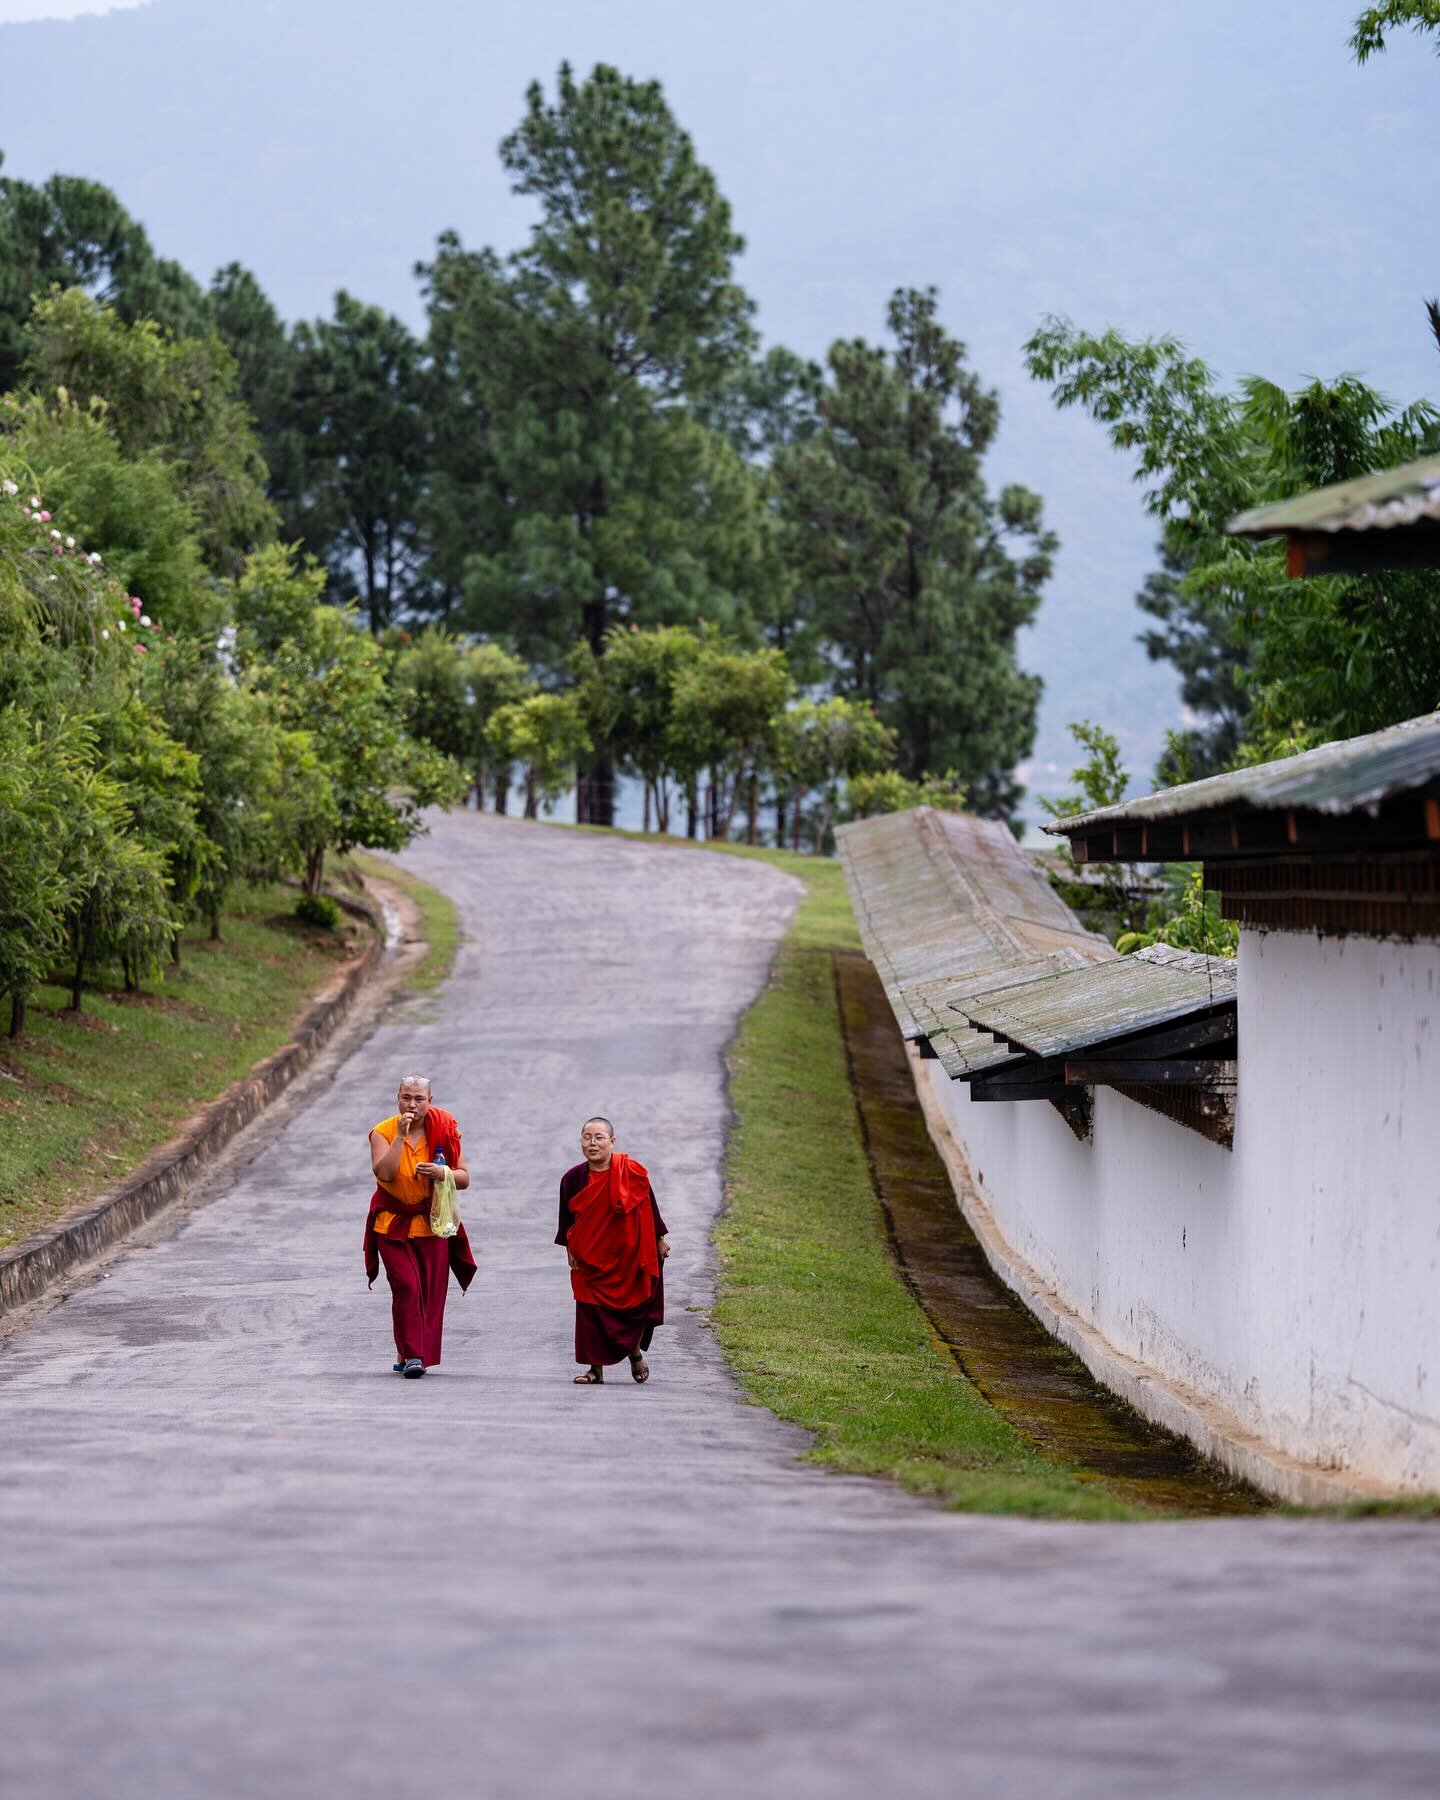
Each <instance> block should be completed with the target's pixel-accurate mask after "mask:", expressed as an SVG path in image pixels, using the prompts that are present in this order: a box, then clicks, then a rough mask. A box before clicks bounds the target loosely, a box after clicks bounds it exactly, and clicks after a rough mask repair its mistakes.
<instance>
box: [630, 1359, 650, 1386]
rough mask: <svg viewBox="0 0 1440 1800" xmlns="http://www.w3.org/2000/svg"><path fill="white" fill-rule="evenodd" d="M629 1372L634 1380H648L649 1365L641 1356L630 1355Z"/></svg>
mask: <svg viewBox="0 0 1440 1800" xmlns="http://www.w3.org/2000/svg"><path fill="white" fill-rule="evenodd" d="M630 1373H631V1375H632V1376H633V1377H634V1379H635V1380H636V1381H648V1380H649V1379H650V1365H649V1363H647V1362H646V1360H645V1358H644V1357H643V1356H632V1357H631V1358H630Z"/></svg>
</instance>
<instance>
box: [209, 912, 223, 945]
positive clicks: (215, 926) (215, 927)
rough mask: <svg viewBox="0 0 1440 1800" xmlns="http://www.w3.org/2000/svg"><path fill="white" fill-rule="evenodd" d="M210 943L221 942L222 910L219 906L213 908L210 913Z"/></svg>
mask: <svg viewBox="0 0 1440 1800" xmlns="http://www.w3.org/2000/svg"><path fill="white" fill-rule="evenodd" d="M210 942H211V943H212V944H218V943H220V942H221V938H220V908H219V907H218V906H216V907H212V908H211V911H210Z"/></svg>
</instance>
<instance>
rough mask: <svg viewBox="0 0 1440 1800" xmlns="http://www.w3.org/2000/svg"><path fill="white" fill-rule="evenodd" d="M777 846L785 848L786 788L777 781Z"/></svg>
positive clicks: (780, 848) (778, 848) (779, 848)
mask: <svg viewBox="0 0 1440 1800" xmlns="http://www.w3.org/2000/svg"><path fill="white" fill-rule="evenodd" d="M775 848H776V849H777V850H783V849H784V848H785V790H784V788H782V787H781V786H780V783H779V782H778V781H777V782H776V783H775Z"/></svg>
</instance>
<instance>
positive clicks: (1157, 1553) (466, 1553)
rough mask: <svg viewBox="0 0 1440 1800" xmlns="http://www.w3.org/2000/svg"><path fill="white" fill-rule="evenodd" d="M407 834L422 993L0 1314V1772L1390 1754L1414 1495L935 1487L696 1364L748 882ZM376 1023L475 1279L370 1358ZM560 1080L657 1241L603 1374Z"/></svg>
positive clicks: (17, 1780)
mask: <svg viewBox="0 0 1440 1800" xmlns="http://www.w3.org/2000/svg"><path fill="white" fill-rule="evenodd" d="M409 860H410V862H411V863H412V864H413V865H414V866H415V867H416V868H417V869H419V870H420V871H421V872H422V873H424V874H425V875H427V876H428V877H429V878H430V879H432V880H433V881H435V882H437V883H439V884H440V885H442V886H444V887H445V888H447V889H448V890H449V891H450V892H451V893H453V894H454V895H455V897H456V899H457V900H458V901H459V902H460V904H461V906H462V908H463V910H464V916H465V923H466V927H467V930H468V932H469V934H470V937H469V941H468V943H467V944H466V946H465V947H464V949H463V951H462V953H461V957H460V961H459V964H458V967H457V970H456V973H455V976H454V978H453V980H452V981H451V983H450V986H449V988H448V989H447V990H446V992H445V995H444V997H443V1001H442V1002H441V1003H439V1004H438V1005H432V1006H431V1007H430V1008H429V1014H430V1016H424V1009H421V1010H420V1011H419V1012H417V1011H415V1010H414V1009H412V1011H411V1012H410V1013H409V1014H408V1015H402V1016H400V1017H392V1019H391V1020H390V1022H388V1023H387V1024H386V1025H384V1026H382V1028H381V1029H380V1030H379V1031H378V1032H377V1033H376V1034H375V1035H374V1037H372V1038H371V1040H370V1041H369V1043H368V1044H366V1045H365V1047H364V1048H363V1049H362V1050H360V1051H359V1052H358V1053H357V1054H356V1055H354V1056H353V1057H352V1058H351V1060H350V1061H349V1062H348V1063H347V1064H346V1065H345V1066H344V1068H343V1070H342V1071H341V1074H340V1077H339V1079H338V1080H336V1082H335V1083H334V1085H333V1086H331V1087H329V1088H328V1089H325V1090H324V1091H321V1092H320V1093H319V1094H318V1095H317V1096H316V1097H314V1098H313V1099H311V1100H310V1101H309V1102H308V1104H306V1105H305V1106H304V1107H303V1110H299V1111H297V1113H296V1116H295V1117H294V1118H293V1119H292V1121H291V1122H290V1123H289V1124H288V1125H285V1126H283V1127H278V1126H276V1125H273V1124H272V1125H270V1126H262V1127H261V1134H262V1140H263V1141H262V1145H261V1149H260V1153H259V1154H258V1156H257V1157H256V1159H255V1160H254V1161H253V1162H252V1163H251V1164H250V1166H249V1167H248V1169H245V1170H244V1171H242V1172H241V1173H240V1174H239V1175H238V1177H237V1178H236V1179H235V1181H234V1184H233V1186H232V1188H231V1190H230V1191H229V1192H227V1193H225V1194H223V1195H221V1196H219V1197H217V1198H216V1200H215V1202H214V1203H213V1204H210V1205H207V1206H205V1207H203V1208H201V1209H200V1210H197V1211H195V1212H193V1213H192V1214H191V1215H190V1216H189V1217H188V1218H187V1219H185V1220H184V1222H183V1223H182V1224H181V1225H180V1227H179V1229H178V1230H174V1231H171V1232H170V1233H169V1234H168V1235H165V1234H162V1235H159V1236H157V1238H156V1239H155V1241H154V1242H153V1243H152V1244H151V1245H150V1247H148V1248H142V1249H137V1250H135V1251H133V1252H131V1253H130V1254H128V1255H126V1256H124V1257H122V1258H121V1259H119V1260H118V1261H116V1262H114V1263H113V1264H112V1265H111V1266H110V1269H109V1272H108V1275H107V1276H106V1278H105V1279H103V1280H99V1281H96V1282H94V1283H93V1284H91V1285H89V1286H87V1287H85V1288H84V1289H82V1290H81V1291H79V1292H77V1293H75V1294H74V1295H73V1296H72V1297H71V1298H70V1299H68V1300H67V1301H66V1302H65V1303H64V1304H63V1305H61V1306H59V1307H57V1308H55V1309H54V1310H53V1311H51V1312H50V1313H49V1314H48V1315H47V1316H45V1317H43V1318H42V1319H40V1320H39V1321H38V1322H37V1323H36V1324H35V1325H34V1326H33V1327H32V1328H31V1329H29V1330H27V1331H26V1332H24V1333H23V1334H21V1335H20V1336H19V1337H17V1338H15V1339H13V1340H12V1341H11V1342H10V1343H9V1344H8V1346H7V1347H6V1348H5V1351H4V1353H3V1354H0V1793H3V1794H4V1795H5V1796H6V1800H42V1797H43V1800H80V1797H82V1796H83V1797H84V1800H92V1797H93V1800H231V1797H232V1796H233V1797H236V1800H239V1797H241V1796H245V1797H247V1800H248V1797H250V1796H258V1797H260V1800H292V1797H294V1800H300V1797H304V1800H329V1797H330V1796H344V1797H346V1800H351V1797H354V1800H369V1797H371V1796H375V1797H376V1800H381V1797H383V1800H420V1797H422V1796H423V1797H424V1800H450V1797H451V1796H455V1797H457V1800H458V1797H460V1796H464V1797H465V1800H477V1797H478V1800H571V1797H572V1796H573V1797H576V1800H579V1797H580V1796H584V1797H585V1800H619V1797H621V1796H631V1795H634V1796H642V1795H643V1796H651V1795H663V1794H676V1795H683V1796H687V1797H693V1800H710V1797H711V1796H714V1797H716V1800H719V1797H720V1796H724V1797H725V1800H733V1797H734V1796H736V1795H741V1796H747V1795H748V1796H752V1797H753V1800H793V1797H799V1796H812V1795H813V1796H826V1797H827V1800H850V1797H851V1796H855V1797H857V1800H858V1797H861V1796H863V1797H864V1800H875V1797H876V1796H877V1795H881V1796H884V1797H885V1800H909V1797H911V1796H927V1797H928V1796H937V1797H938V1796H945V1797H946V1800H954V1797H955V1796H963V1795H970V1794H986V1795H989V1794H990V1793H992V1792H1003V1793H1006V1794H1008V1795H1011V1796H1018V1797H1020V1800H1026V1797H1028V1796H1032V1795H1034V1796H1040V1795H1044V1796H1046V1797H1047V1800H1064V1797H1066V1796H1078V1795H1084V1796H1099V1795H1105V1796H1116V1795H1119V1796H1131V1795H1134V1796H1146V1797H1147V1800H1148V1797H1151V1796H1154V1795H1157V1794H1161V1793H1164V1794H1166V1795H1180V1796H1190V1795H1197V1796H1198V1795H1207V1796H1209V1795H1217V1796H1218V1795H1226V1796H1230V1797H1234V1796H1247V1795H1265V1796H1277V1795H1283V1796H1291V1795H1293V1796H1297V1797H1299V1796H1304V1797H1305V1800H1316V1797H1317V1796H1328V1795H1345V1796H1357V1797H1359V1796H1365V1797H1367V1800H1368V1797H1370V1796H1379V1795H1390V1794H1421V1793H1424V1794H1427V1795H1433V1794H1434V1793H1435V1791H1436V1770H1437V1768H1440V1529H1435V1528H1430V1527H1425V1526H1423V1525H1418V1524H1407V1523H1399V1524H1396V1523H1390V1522H1386V1523H1383V1524H1382V1523H1372V1524H1357V1525H1351V1526H1334V1525H1318V1524H1314V1523H1310V1522H1306V1521H1275V1520H1270V1521H1264V1522H1258V1521H1243V1522H1214V1523H1209V1522H1207V1523H1197V1524H1187V1525H1177V1526H1168V1525H1166V1526H1158V1525H1152V1526H1140V1527H1134V1526H1126V1527H1113V1526H1112V1527H1098V1526H1088V1527H1087V1526H1064V1525H1050V1524H1031V1523H1025V1522H1022V1521H1016V1520H1000V1519H975V1518H967V1517H960V1516H951V1515H945V1514H940V1513H937V1512H935V1511H933V1510H931V1509H930V1508H928V1507H927V1506H925V1505H922V1504H920V1503H918V1502H913V1501H910V1500H908V1499H906V1498H905V1497H904V1496H902V1495H900V1494H897V1493H895V1492H894V1491H892V1490H891V1489H890V1488H888V1487H886V1486H884V1485H883V1484H879V1483H868V1482H861V1481H852V1480H847V1479H839V1478H835V1477H832V1476H826V1475H824V1474H822V1473H820V1472H819V1471H816V1470H814V1469H811V1468H808V1467H807V1466H805V1465H804V1464H801V1463H799V1462H797V1461H796V1452H797V1451H798V1450H799V1449H801V1448H802V1440H801V1438H800V1436H799V1434H797V1433H795V1432H794V1431H792V1430H790V1429H789V1428H788V1427H785V1426H783V1425H781V1424H779V1423H777V1422H776V1421H775V1420H774V1419H772V1418H771V1417H770V1416H769V1415H768V1414H767V1413H765V1412H762V1411H760V1410H759V1409H757V1408H753V1407H747V1406H744V1405H742V1404H740V1403H739V1401H738V1400H737V1398H736V1393H735V1389H734V1386H733V1384H732V1382H731V1380H730V1378H729V1376H728V1374H727V1372H726V1370H725V1367H724V1365H723V1363H722V1361H721V1359H720V1357H719V1355H718V1353H717V1351H716V1348H715V1346H714V1344H713V1341H712V1340H711V1339H710V1337H709V1336H708V1335H707V1333H706V1332H705V1330H704V1329H703V1326H702V1324H701V1319H700V1316H699V1315H698V1314H697V1313H693V1312H687V1311H686V1310H685V1308H686V1305H687V1303H689V1304H692V1305H703V1303H704V1300H705V1298H706V1295H707V1293H708V1291H709V1272H708V1270H709V1265H708V1261H707V1256H706V1251H705V1247H704V1235H705V1228H706V1223H707V1221H708V1219H709V1218H710V1216H711V1214H712V1213H713V1212H714V1210H715V1207H716V1205H717V1203H718V1201H719V1197H720V1178H719V1169H720V1157H721V1145H722V1138H723V1134H724V1129H725V1119H726V1110H725V1107H726V1103H725V1095H724V1090H723V1086H722V1071H721V1060H720V1058H721V1050H722V1046H723V1045H724V1043H725V1041H726V1039H727V1038H728V1037H729V1035H730V1033H731V1031H732V1029H733V1027H734V1024H735V1020H736V1017H737V1015H738V1014H739V1012H740V1010H741V1009H742V1008H743V1006H744V1005H745V1003H746V1002H747V1001H748V1000H749V998H750V997H751V995H752V994H753V993H754V992H755V991H756V989H757V987H758V985H759V983H760V982H761V980H762V979H763V975H764V970H765V967H766V963H767V959H768V958H769V956H770V954H771V951H772V948H773V946H774V944H775V942H776V940H777V938H778V936H779V934H780V932H781V930H782V929H783V927H784V924H785V921H786V918H787V916H788V913H789V910H790V908H791V906H792V904H793V901H794V897H795V896H794V889H793V884H792V883H790V882H789V881H788V879H787V878H785V877H782V876H780V875H778V874H776V873H774V872H773V871H771V870H768V869H766V868H763V867H757V866H754V865H752V864H747V863H744V862H741V861H739V860H734V859H729V858H724V857H711V856H705V855H691V854H686V853H684V852H681V851H678V850H657V849H651V848H646V847H643V846H636V845H631V844H626V843H622V842H618V841H612V840H598V839H594V838H590V837H586V836H582V835H579V834H575V833H570V832H562V831H552V830H548V829H546V828H543V827H538V826H525V825H523V824H521V823H519V822H514V823H510V822H506V821H497V820H493V819H478V818H475V817H473V816H469V817H459V818H453V819H449V820H445V821H443V822H441V823H440V824H439V825H438V827H437V829H436V831H435V834H434V835H433V837H431V838H429V839H427V840H426V841H425V842H423V843H422V844H421V845H419V846H417V847H416V849H415V850H414V851H413V852H412V853H411V855H410V857H409ZM416 1067H421V1068H425V1069H429V1070H433V1072H434V1075H435V1078H436V1082H437V1098H438V1099H439V1100H440V1101H441V1102H442V1103H445V1104H453V1106H454V1107H455V1109H456V1110H457V1111H458V1112H459V1114H460V1116H461V1120H462V1124H463V1126H464V1129H465V1135H466V1144H467V1148H468V1151H469V1157H470V1162H471V1165H472V1167H473V1168H474V1170H475V1173H476V1176H477V1179H478V1184H479V1191H478V1194H477V1196H476V1197H475V1198H474V1199H473V1200H472V1202H471V1205H470V1213H471V1217H472V1230H476V1227H477V1226H478V1231H477V1232H476V1235H477V1239H478V1243H479V1249H480V1257H481V1263H482V1274H481V1277H480V1279H479V1281H478V1282H477V1284H476V1286H475V1287H474V1288H473V1289H472V1290H471V1293H470V1295H469V1296H468V1298H466V1299H465V1300H464V1301H463V1302H462V1301H461V1300H460V1298H459V1296H458V1294H457V1295H453V1296H452V1300H451V1311H450V1319H449V1328H448V1336H447V1354H446V1360H445V1364H444V1367H443V1369H442V1370H441V1371H440V1372H439V1373H437V1374H436V1375H434V1376H432V1377H430V1378H428V1379H426V1380H425V1381H423V1382H418V1383H414V1382H412V1383H403V1382H400V1381H397V1380H396V1379H395V1378H394V1377H393V1376H392V1375H391V1374H390V1373H389V1363H390V1360H391V1352H390V1347H389V1342H388V1335H387V1325H388V1318H387V1314H388V1306H387V1301H386V1297H385V1293H384V1289H383V1282H382V1285H380V1286H377V1288H376V1290H375V1291H374V1292H373V1293H367V1292H366V1289H365V1285H364V1281H363V1279H362V1276H361V1273H360V1263H359V1254H358V1246H359V1237H360V1219H361V1215H362V1214H363V1210H364V1203H365V1196H366V1193H367V1192H368V1184H367V1182H366V1180H365V1162H364V1157H365V1136H364V1134H365V1128H366V1127H367V1126H368V1125H369V1124H371V1123H372V1122H373V1120H374V1119H376V1118H378V1117H380V1116H381V1115H382V1114H383V1113H384V1112H386V1111H387V1110H388V1097H389V1096H390V1095H392V1094H393V1092H394V1087H395V1080H396V1077H397V1076H398V1075H399V1074H401V1073H403V1072H406V1071H408V1070H410V1069H412V1068H416ZM597 1109H603V1110H606V1111H609V1112H612V1113H613V1115H614V1116H615V1117H616V1118H617V1120H618V1122H619V1124H620V1127H621V1132H622V1141H623V1142H624V1143H626V1144H627V1145H629V1146H630V1147H631V1148H632V1149H634V1150H635V1151H636V1152H637V1153H638V1154H641V1155H643V1156H644V1157H645V1159H646V1160H647V1161H648V1162H649V1163H650V1164H651V1166H652V1168H653V1169H654V1171H655V1174H656V1180H657V1185H658V1187H659V1190H660V1192H661V1194H662V1197H663V1200H664V1206H665V1212H666V1216H667V1219H668V1221H669V1223H670V1225H671V1227H672V1232H673V1235H674V1240H675V1256H674V1258H673V1259H672V1262H671V1265H670V1268H671V1279H670V1294H671V1303H672V1315H673V1320H674V1323H673V1324H672V1325H671V1326H669V1327H667V1328H666V1330H665V1331H664V1332H663V1333H662V1334H661V1335H660V1338H659V1341H658V1343H657V1348H656V1353H655V1355H654V1358H653V1361H654V1367H655V1377H654V1380H653V1381H652V1382H651V1383H650V1384H649V1386H648V1387H647V1388H637V1387H635V1386H633V1384H631V1383H630V1382H629V1381H619V1382H615V1383H612V1384H607V1385H606V1387H605V1389H604V1391H603V1392H601V1391H600V1390H598V1389H596V1390H585V1389H575V1388H572V1387H571V1386H570V1382H569V1377H570V1375H571V1373H572V1364H571V1360H570V1344H569V1333H570V1320H571V1314H570V1307H569V1301H568V1289H567V1285H566V1281H565V1274H564V1269H563V1266H562V1259H561V1257H560V1253H559V1252H558V1251H557V1250H555V1248H554V1247H553V1246H552V1244H551V1242H550V1239H551V1236H552V1234H553V1230H554V1225H553V1217H554V1199H553V1192H554V1186H555V1181H556V1178H557V1176H558V1175H559V1173H560V1171H561V1170H562V1169H563V1168H564V1167H565V1166H566V1164H567V1163H568V1162H569V1161H570V1160H572V1148H571V1146H572V1142H573V1139H574V1137H575V1135H576V1130H577V1127H578V1124H579V1122H580V1119H581V1118H582V1116H583V1115H584V1114H586V1113H588V1112H590V1111H593V1110H597Z"/></svg>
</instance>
